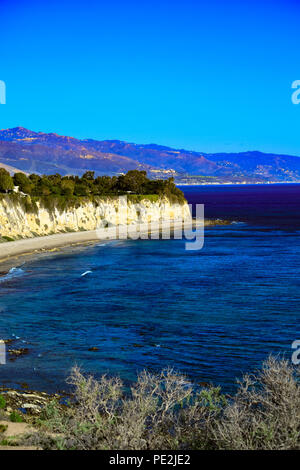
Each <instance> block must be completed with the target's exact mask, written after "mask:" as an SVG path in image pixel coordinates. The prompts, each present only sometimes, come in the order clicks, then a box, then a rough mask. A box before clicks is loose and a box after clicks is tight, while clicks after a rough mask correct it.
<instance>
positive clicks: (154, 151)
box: [0, 127, 300, 182]
mask: <svg viewBox="0 0 300 470" xmlns="http://www.w3.org/2000/svg"><path fill="white" fill-rule="evenodd" d="M0 163H1V164H2V165H8V166H9V167H15V168H18V169H20V170H22V171H25V172H27V173H33V172H35V173H40V174H53V173H56V172H58V173H61V174H62V175H67V174H78V175H82V174H83V173H84V172H85V171H87V170H93V171H95V173H96V175H104V174H105V175H117V174H120V173H126V172H127V171H129V170H132V169H138V170H145V171H147V172H148V175H149V176H150V177H151V178H161V177H169V176H174V177H175V179H176V181H177V182H197V181H211V182H229V181H232V182H243V181H246V182H270V181H278V182H279V181H282V182H284V181H300V158H299V157H296V156H290V155H277V154H266V153H262V152H259V151H253V152H242V153H216V154H213V153H203V152H194V151H188V150H184V149H173V148H170V147H165V146H161V145H156V144H147V145H140V144H134V143H128V142H123V141H120V140H104V141H97V140H92V139H84V140H79V139H75V138H73V137H66V136H60V135H57V134H53V133H51V134H46V133H43V132H33V131H30V130H28V129H24V128H22V127H17V128H13V129H6V130H1V131H0Z"/></svg>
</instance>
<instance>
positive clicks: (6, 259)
mask: <svg viewBox="0 0 300 470" xmlns="http://www.w3.org/2000/svg"><path fill="white" fill-rule="evenodd" d="M231 222H232V221H229V220H221V219H216V220H213V219H207V220H205V221H204V227H212V226H215V225H230V224H231ZM195 226H196V221H195V220H194V219H193V228H195ZM167 227H170V229H171V230H172V231H175V230H182V229H183V227H182V222H181V221H180V222H177V223H176V221H175V222H174V221H173V222H172V223H171V224H169V223H166V224H161V223H160V225H159V228H158V232H159V233H160V232H161V231H162V230H163V229H164V228H167ZM147 231H149V230H141V231H140V233H141V234H145V233H147ZM116 239H121V238H116V237H109V236H107V235H106V236H105V237H101V236H99V232H98V231H97V230H88V231H82V232H70V233H57V234H54V235H46V236H44V237H34V238H26V239H22V240H17V241H11V242H5V243H1V244H0V269H1V274H6V272H7V271H6V272H5V270H9V269H10V268H11V267H13V266H14V265H13V264H11V263H12V261H13V260H17V259H19V258H20V257H22V259H24V260H25V261H26V259H27V258H28V257H30V258H32V256H33V255H40V254H52V253H57V252H59V251H60V249H63V248H68V247H70V248H73V247H76V248H79V247H80V246H82V247H83V246H88V245H90V244H93V243H96V242H104V241H107V240H116ZM129 239H130V238H129ZM4 253H5V254H4Z"/></svg>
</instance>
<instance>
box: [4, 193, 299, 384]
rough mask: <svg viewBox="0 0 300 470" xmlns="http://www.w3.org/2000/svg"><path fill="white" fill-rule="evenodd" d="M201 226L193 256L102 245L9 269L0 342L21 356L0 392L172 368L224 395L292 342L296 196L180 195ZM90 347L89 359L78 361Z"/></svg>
mask: <svg viewBox="0 0 300 470" xmlns="http://www.w3.org/2000/svg"><path fill="white" fill-rule="evenodd" d="M182 189H183V190H184V192H185V195H186V197H187V199H188V200H189V202H193V203H196V202H198V203H204V204H205V214H206V216H207V217H209V218H223V219H224V218H226V219H227V218H228V219H230V220H231V221H232V222H233V223H232V224H231V225H226V226H217V227H212V228H207V229H206V230H205V243H204V248H203V249H202V250H200V251H186V250H185V242H184V240H137V241H130V240H129V241H112V242H108V243H105V244H97V245H94V246H91V247H87V248H81V249H78V251H77V252H76V253H73V254H67V253H62V254H57V255H53V256H51V257H48V258H44V259H36V260H32V261H30V262H27V263H25V264H23V265H21V266H16V268H15V269H14V270H11V271H10V272H9V273H8V274H7V275H6V276H4V277H2V278H0V338H16V341H15V343H14V344H13V345H12V346H11V347H14V348H17V347H26V348H28V349H29V353H28V354H27V355H25V356H23V357H20V358H17V359H16V360H15V361H8V362H7V364H6V365H0V383H2V384H5V385H7V386H18V385H19V384H20V383H24V382H25V383H27V384H28V385H29V387H30V388H31V389H39V390H46V391H49V392H53V391H58V390H64V389H66V388H67V387H66V385H65V378H66V376H67V375H68V372H69V370H70V368H71V367H72V365H74V364H75V363H76V364H78V365H80V366H81V367H82V368H83V369H84V370H85V371H86V372H89V373H92V374H94V375H96V376H100V375H101V374H103V373H108V374H113V375H114V374H116V375H119V376H120V377H121V378H123V379H124V380H125V382H126V383H127V382H130V381H132V380H134V379H135V377H136V374H137V373H138V372H139V371H140V370H142V369H144V368H147V369H149V370H152V371H158V370H160V369H161V368H163V367H166V366H171V367H174V368H175V369H177V370H178V371H181V372H183V373H185V374H186V375H188V376H189V377H190V378H191V379H192V380H193V381H195V382H196V383H199V382H212V383H214V384H218V385H221V386H222V387H223V389H224V390H225V391H227V392H231V391H233V390H234V387H235V378H240V377H241V376H242V374H243V373H244V372H251V371H253V370H254V369H256V368H259V367H260V365H261V362H262V361H263V360H264V359H265V358H266V357H267V356H268V355H269V354H270V353H273V354H284V355H285V356H286V357H288V358H290V357H291V354H292V349H291V344H292V342H293V341H294V340H296V339H300V331H299V301H300V277H299V274H300V237H299V234H300V211H299V208H300V185H274V186H273V185H272V186H270V185H269V186H222V187H221V186H209V187H208V186H205V187H204V186H203V187H183V188H182ZM91 347H97V348H98V351H94V352H92V351H89V348H91Z"/></svg>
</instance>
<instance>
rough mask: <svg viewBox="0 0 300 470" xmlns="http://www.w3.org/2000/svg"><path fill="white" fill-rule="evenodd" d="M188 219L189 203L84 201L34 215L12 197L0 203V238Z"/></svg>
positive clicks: (146, 200)
mask: <svg viewBox="0 0 300 470" xmlns="http://www.w3.org/2000/svg"><path fill="white" fill-rule="evenodd" d="M181 218H185V219H189V218H190V210H189V206H188V204H187V203H185V204H183V205H182V204H172V203H170V201H168V199H166V198H164V199H162V200H159V201H156V202H154V201H151V200H149V199H143V200H142V201H140V202H138V203H134V202H132V201H130V200H127V198H126V197H125V198H124V197H122V198H105V199H104V198H103V199H98V200H97V201H95V202H92V201H83V202H81V203H80V205H79V207H76V208H69V209H65V210H58V209H53V210H50V209H46V208H45V207H43V205H42V204H41V203H37V208H36V210H35V211H28V210H26V209H25V207H24V204H23V203H22V201H21V200H20V201H18V202H16V201H13V200H12V199H11V198H10V197H9V196H6V197H4V198H3V199H1V200H0V236H1V237H10V238H13V239H18V238H30V237H35V236H43V235H51V234H54V233H61V232H71V231H76V232H77V231H82V230H95V229H97V228H99V227H103V226H104V227H105V226H116V225H130V224H137V223H146V222H147V223H149V222H158V221H164V220H171V221H174V222H176V221H177V220H180V219H181Z"/></svg>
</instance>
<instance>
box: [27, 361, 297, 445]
mask: <svg viewBox="0 0 300 470" xmlns="http://www.w3.org/2000/svg"><path fill="white" fill-rule="evenodd" d="M68 383H70V384H71V385H73V387H74V390H75V392H74V397H75V402H74V403H73V404H71V405H70V406H69V407H67V409H66V410H65V412H64V413H61V410H58V407H57V404H55V403H53V404H52V405H51V406H49V407H48V408H47V409H46V410H45V413H44V419H43V420H41V421H40V429H39V432H37V433H36V434H35V435H33V436H31V437H30V441H31V443H33V444H34V445H38V446H40V447H42V448H44V449H78V450H89V449H118V450H125V449H130V450H143V449H154V450H160V449H300V387H299V382H298V381H297V377H296V376H295V371H294V370H293V368H292V367H291V366H290V365H289V363H288V362H287V361H285V360H277V359H275V358H272V357H270V358H269V359H268V360H267V361H266V362H265V363H264V364H263V367H262V370H261V371H260V372H259V373H258V374H257V375H256V376H245V377H244V379H243V380H242V381H241V382H240V383H239V386H238V390H237V393H236V395H235V396H234V397H232V398H230V399H226V398H225V396H224V395H222V394H221V392H220V389H219V388H213V387H211V388H207V389H203V390H201V391H200V392H196V391H195V390H194V389H193V387H192V384H191V383H190V382H189V381H188V380H187V379H186V378H185V377H183V376H182V375H179V374H177V373H176V372H174V371H173V370H171V369H167V370H163V371H162V372H161V373H160V374H150V373H148V372H146V371H144V372H142V373H141V374H140V375H139V377H138V380H137V382H136V384H135V385H134V386H133V387H132V388H131V390H130V393H129V394H128V393H127V394H124V390H123V389H124V387H123V383H122V381H121V380H120V379H117V378H108V377H106V376H103V377H102V378H101V379H100V380H99V381H97V380H95V379H94V378H93V377H85V376H84V375H83V374H82V373H81V371H80V370H79V369H78V368H77V367H74V368H73V369H72V373H71V376H70V378H69V380H68Z"/></svg>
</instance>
